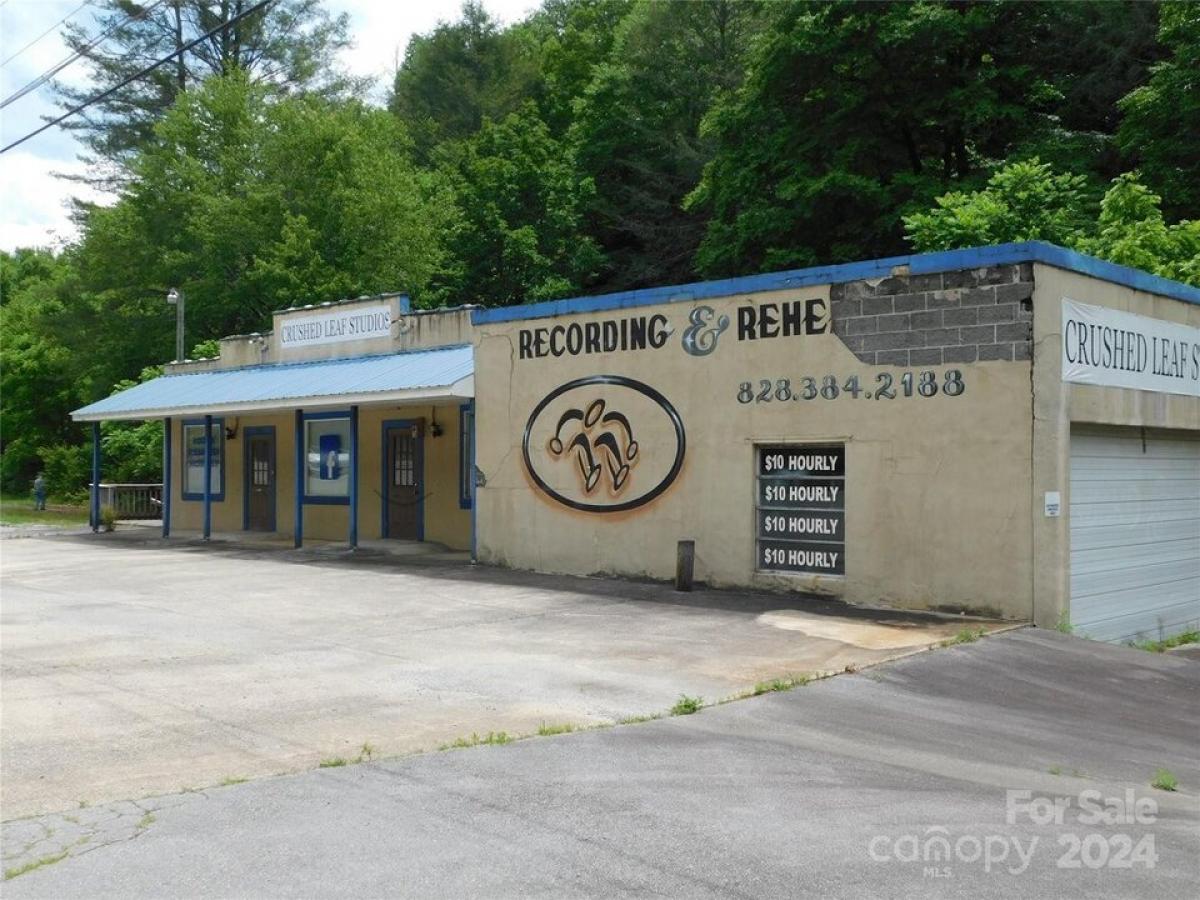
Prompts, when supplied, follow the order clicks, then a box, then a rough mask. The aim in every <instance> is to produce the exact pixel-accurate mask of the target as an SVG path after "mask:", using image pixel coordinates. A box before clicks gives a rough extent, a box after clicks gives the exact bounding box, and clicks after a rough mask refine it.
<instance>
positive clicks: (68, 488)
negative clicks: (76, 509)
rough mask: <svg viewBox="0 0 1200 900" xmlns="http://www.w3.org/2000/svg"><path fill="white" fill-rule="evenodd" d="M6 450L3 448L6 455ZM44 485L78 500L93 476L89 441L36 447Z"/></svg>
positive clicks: (82, 496) (56, 495)
mask: <svg viewBox="0 0 1200 900" xmlns="http://www.w3.org/2000/svg"><path fill="white" fill-rule="evenodd" d="M7 456H8V451H7V450H6V451H5V457H7ZM38 456H39V457H40V459H41V469H42V471H43V472H45V474H46V489H47V491H48V492H49V493H50V494H51V495H52V496H55V497H66V498H68V499H71V500H80V499H82V498H84V497H86V496H87V492H88V484H90V483H91V480H92V448H91V447H90V446H89V445H88V444H67V443H62V444H54V445H52V446H45V447H40V448H38Z"/></svg>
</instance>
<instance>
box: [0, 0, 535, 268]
mask: <svg viewBox="0 0 1200 900" xmlns="http://www.w3.org/2000/svg"><path fill="white" fill-rule="evenodd" d="M325 5H326V7H327V8H328V9H329V10H330V11H331V12H333V13H341V12H346V13H349V15H350V34H351V37H352V38H353V40H354V45H353V46H352V47H350V48H349V49H347V50H346V51H344V52H343V54H342V64H343V65H344V66H345V67H346V69H347V70H349V71H350V72H351V73H353V74H355V75H369V76H372V77H374V78H376V79H377V83H376V88H375V91H374V94H373V97H374V99H375V100H376V101H377V102H380V103H382V102H383V101H384V98H385V96H386V91H387V88H388V86H389V85H390V82H391V75H392V73H393V72H394V71H395V67H396V64H397V62H398V61H399V60H400V59H402V58H403V56H404V48H405V47H406V46H407V44H408V39H409V38H410V37H411V36H412V35H414V34H423V33H425V32H427V31H429V30H431V29H432V28H434V27H435V26H436V25H437V23H438V22H439V21H451V20H453V19H455V18H457V16H458V11H459V7H460V6H461V0H326V4H325ZM483 5H484V7H485V8H486V9H487V10H488V12H489V13H491V15H492V16H493V18H496V19H498V20H499V21H501V22H503V23H510V22H515V21H517V20H519V19H521V18H522V17H524V15H525V14H526V13H527V12H529V11H530V10H532V9H533V8H534V7H536V6H537V0H484V2H483ZM63 19H67V20H69V21H71V22H75V23H78V24H80V25H83V26H84V27H85V28H86V30H87V31H88V33H89V34H95V33H97V32H98V31H99V28H98V27H97V26H96V18H95V9H94V7H93V5H92V4H91V3H89V2H85V0H0V97H8V96H9V95H11V94H12V93H14V92H15V91H17V90H20V89H21V88H22V87H24V86H25V85H26V84H27V83H29V82H30V81H32V80H33V79H35V78H37V77H38V76H39V75H41V74H42V73H43V72H45V71H46V70H47V69H50V68H52V67H53V66H55V65H57V64H58V63H59V62H61V61H62V60H63V59H65V58H66V57H67V56H68V55H69V53H70V51H69V50H68V49H67V47H66V45H65V44H64V43H63V42H62V40H61V39H60V37H59V33H60V31H61V26H60V25H58V23H59V22H60V21H61V20H63ZM47 31H48V32H49V33H46V32H47ZM43 34H44V35H45V36H44V37H43V36H42V35H43ZM31 42H32V43H31ZM26 45H29V46H28V47H26ZM59 79H60V80H61V81H63V82H65V83H67V84H70V85H71V86H72V87H86V86H87V69H86V67H85V66H83V65H82V64H81V63H75V64H73V65H71V66H69V67H67V68H66V69H64V70H63V71H62V73H61V74H60V75H59ZM59 112H61V110H60V109H59V108H58V107H57V105H56V104H55V102H54V96H53V92H52V91H51V89H50V87H49V86H43V87H42V88H40V89H39V90H37V91H35V92H33V93H30V94H27V95H26V96H24V97H22V98H20V99H19V100H16V101H14V102H13V103H12V104H11V105H9V106H8V107H6V108H5V109H3V110H0V146H7V145H8V144H9V143H10V142H12V141H13V140H15V139H17V138H19V137H21V136H23V135H25V134H27V133H28V132H30V131H33V130H34V129H35V128H37V127H38V126H39V125H41V124H42V121H43V118H42V117H44V116H47V115H56V114H58V113H59ZM81 151H82V148H81V146H80V145H79V143H78V142H77V141H76V140H75V139H74V138H73V137H72V136H71V134H70V132H68V131H66V130H64V129H62V128H57V127H56V128H51V129H49V130H47V131H44V132H42V133H41V134H40V135H38V136H37V137H35V138H33V139H31V140H29V141H27V142H26V143H24V144H22V145H21V146H20V147H16V148H14V149H12V150H9V151H8V152H7V153H5V154H3V155H0V249H3V250H12V249H15V248H16V247H28V246H60V245H61V244H63V243H66V242H68V241H70V240H72V239H74V238H75V237H76V236H77V235H76V231H75V227H74V225H73V223H72V222H71V220H70V218H69V216H68V207H67V201H68V199H69V198H70V197H72V196H76V197H84V198H86V199H94V200H99V201H100V202H104V201H105V199H106V198H105V197H103V196H100V195H98V194H96V193H95V192H94V191H92V189H90V188H88V187H87V186H85V185H80V184H79V183H77V182H72V181H67V180H64V179H63V178H61V177H58V176H60V175H80V174H84V173H85V171H86V167H85V166H84V164H83V163H82V162H81V161H80V159H79V155H80V153H81Z"/></svg>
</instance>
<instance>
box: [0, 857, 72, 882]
mask: <svg viewBox="0 0 1200 900" xmlns="http://www.w3.org/2000/svg"><path fill="white" fill-rule="evenodd" d="M67 853H68V851H66V850H64V851H63V852H62V853H55V854H53V855H52V856H43V857H42V858H41V859H35V860H33V861H32V862H27V863H25V865H23V866H13V868H11V869H5V870H4V880H5V881H8V880H9V879H10V878H16V877H17V876H18V875H24V874H25V873H26V872H32V871H33V870H34V869H40V868H42V866H52V865H54V864H55V863H56V862H62V861H63V860H64V859H66V858H67Z"/></svg>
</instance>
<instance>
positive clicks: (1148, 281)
mask: <svg viewBox="0 0 1200 900" xmlns="http://www.w3.org/2000/svg"><path fill="white" fill-rule="evenodd" d="M1023 262H1040V263H1045V264H1047V265H1051V266H1056V267H1058V268H1060V269H1066V270H1068V271H1070V272H1078V273H1079V274H1081V275H1089V276H1091V277H1092V278H1098V279H1100V280H1102V281H1109V282H1112V283H1113V284H1119V285H1123V286H1124V287H1129V288H1134V289H1135V290H1139V291H1146V292H1147V293H1151V294H1159V295H1161V296H1164V297H1171V298H1173V299H1175V300H1183V301H1184V302H1187V303H1196V304H1200V288H1196V287H1192V286H1191V285H1187V284H1183V283H1181V282H1178V281H1171V280H1170V279H1168V278H1161V277H1159V276H1158V275H1151V274H1150V273H1149V272H1143V271H1142V270H1140V269H1131V268H1129V267H1128V266H1119V265H1117V264H1116V263H1111V262H1106V261H1105V260H1102V259H1096V258H1095V257H1093V256H1085V255H1084V254H1082V253H1076V252H1075V251H1074V250H1067V249H1066V248H1064V247H1057V246H1055V245H1054V244H1047V243H1043V242H1042V241H1024V242H1022V243H1017V244H997V245H995V246H992V247H971V248H967V249H964V250H943V251H939V252H936V253H913V254H910V255H908V256H890V257H886V258H884V259H873V260H867V261H865V262H853V263H842V264H840V265H832V266H815V267H813V268H809V269H792V270H790V271H786V272H771V273H768V274H765V275H745V276H742V277H739V278H723V279H720V280H717V281H697V282H694V283H692V284H679V285H669V286H666V287H655V288H643V289H642V290H637V291H624V292H622V293H619V294H602V295H600V296H596V297H573V298H570V299H566V300H549V301H547V302H545V303H531V304H528V305H526V306H505V307H500V308H498V309H477V310H475V311H474V312H473V313H472V314H471V321H472V323H473V324H475V325H486V324H488V323H491V322H514V321H518V320H521V319H540V318H545V317H548V316H561V315H567V314H569V313H587V312H605V311H608V310H614V309H629V308H632V307H638V306H652V305H655V304H660V303H687V302H691V301H694V300H705V299H708V298H711V297H727V296H729V295H731V294H751V293H755V292H758V291H783V290H789V289H792V288H800V287H807V286H810V285H816V284H842V283H844V282H847V281H860V280H863V279H868V278H887V277H888V276H890V275H892V270H893V269H895V268H896V267H897V266H908V268H909V273H910V274H912V275H928V274H932V273H934V272H953V271H956V270H959V269H976V268H981V267H983V266H999V265H1012V264H1014V263H1023Z"/></svg>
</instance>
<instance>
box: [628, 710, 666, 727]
mask: <svg viewBox="0 0 1200 900" xmlns="http://www.w3.org/2000/svg"><path fill="white" fill-rule="evenodd" d="M662 717H663V714H662V713H650V714H649V715H647V716H625V717H624V718H623V719H617V724H618V725H640V724H642V723H643V722H653V721H655V720H657V719H661V718H662Z"/></svg>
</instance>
